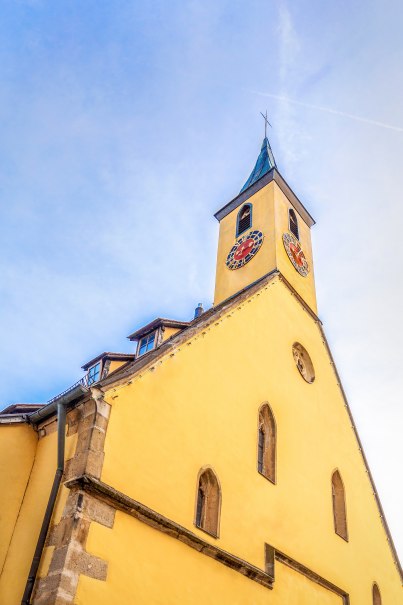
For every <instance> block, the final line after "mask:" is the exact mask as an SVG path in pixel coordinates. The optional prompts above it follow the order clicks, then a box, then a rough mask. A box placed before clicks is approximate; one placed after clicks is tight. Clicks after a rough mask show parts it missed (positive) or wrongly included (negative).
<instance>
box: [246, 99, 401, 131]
mask: <svg viewBox="0 0 403 605" xmlns="http://www.w3.org/2000/svg"><path fill="white" fill-rule="evenodd" d="M252 92H253V93H254V94H257V95H261V96H262V97H270V98H271V99H277V100H278V101H285V102H286V103H292V104H294V105H301V106H302V107H307V108H308V109H317V110H319V111H324V112H326V113H332V114H334V115H337V116H342V117H343V118H349V119H350V120H356V121H357V122H364V123H365V124H370V125H371V126H378V127H380V128H387V129H389V130H394V131H395V132H403V128H401V127H400V126H394V125H393V124H386V123H385V122H379V121H378V120H370V119H369V118H364V117H362V116H356V115H354V114H352V113H347V112H346V111H339V110H338V109H333V108H331V107H322V106H321V105H314V104H312V103H304V102H303V101H297V100H296V99H291V98H290V97H287V96H284V95H276V94H273V93H270V92H259V91H255V90H254V91H252Z"/></svg>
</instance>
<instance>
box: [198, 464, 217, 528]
mask: <svg viewBox="0 0 403 605" xmlns="http://www.w3.org/2000/svg"><path fill="white" fill-rule="evenodd" d="M220 504H221V490H220V486H219V483H218V479H217V477H216V475H215V474H214V471H213V470H212V469H211V468H208V469H206V470H204V471H203V472H201V474H200V476H199V481H198V485H197V498H196V519H195V523H196V526H197V527H199V528H200V529H203V530H204V531H205V532H207V533H208V534H210V535H212V536H214V537H215V538H217V537H218V528H219V520H220Z"/></svg>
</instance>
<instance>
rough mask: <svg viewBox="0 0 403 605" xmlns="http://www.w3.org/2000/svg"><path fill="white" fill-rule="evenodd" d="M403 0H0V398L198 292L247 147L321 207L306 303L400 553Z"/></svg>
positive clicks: (69, 369)
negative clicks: (265, 149) (266, 137)
mask: <svg viewBox="0 0 403 605" xmlns="http://www.w3.org/2000/svg"><path fill="white" fill-rule="evenodd" d="M402 26H403V7H402V5H401V2H398V1H393V0H386V1H382V2H381V1H380V0H379V1H375V0H372V1H366V2H363V1H360V0H357V1H356V2H347V1H343V0H340V1H339V2H337V3H330V2H326V3H325V2H322V1H319V0H309V1H308V0H300V1H294V2H291V0H289V1H288V2H287V1H286V0H283V1H280V0H279V1H266V2H263V1H256V0H255V1H254V0H249V1H248V2H247V3H246V2H239V1H234V0H232V1H231V2H230V1H225V0H218V1H214V2H213V1H211V0H203V1H201V0H193V1H190V0H181V1H180V2H179V1H175V0H171V1H170V2H163V1H154V2H144V1H143V2H136V1H125V0H120V1H119V2H112V1H110V0H105V1H104V2H99V1H98V2H95V1H93V0H86V1H85V2H67V1H66V0H59V1H58V2H50V1H49V0H46V1H45V0H43V1H41V0H25V1H24V0H12V1H7V0H3V2H2V3H1V7H0V128H1V145H0V194H1V208H0V269H1V276H2V279H1V280H0V305H1V316H0V330H1V335H2V338H1V340H0V355H1V360H0V361H1V368H2V380H1V381H0V402H2V404H3V405H5V404H8V403H12V402H36V401H39V402H44V401H46V400H47V399H49V398H50V397H52V396H54V395H55V394H57V393H58V392H60V391H61V390H64V388H66V387H67V386H69V385H70V384H72V383H73V382H75V381H76V380H77V379H78V378H79V377H80V376H81V370H80V366H81V365H82V364H83V363H85V362H86V361H88V360H89V359H91V358H92V357H94V356H95V355H97V354H98V353H100V352H102V351H104V350H109V351H131V350H132V348H131V347H132V345H131V343H129V342H128V341H126V338H125V337H126V336H127V335H128V334H129V333H131V332H132V331H133V330H135V329H136V328H137V327H139V326H141V325H143V324H144V323H146V322H148V321H149V320H151V319H153V318H154V317H156V316H159V315H162V316H168V317H173V318H177V319H185V320H186V319H190V318H191V317H192V314H193V309H194V307H195V306H196V304H197V303H198V302H199V301H203V303H204V305H205V306H206V307H208V306H210V305H211V303H212V297H213V282H214V269H215V255H216V243H217V234H218V229H217V227H218V226H217V223H216V221H215V219H214V218H213V216H212V215H213V213H214V212H215V211H216V210H218V209H219V208H220V207H221V206H223V205H224V204H225V203H226V202H227V201H229V200H230V199H232V198H233V197H234V196H235V195H236V194H237V193H238V191H239V190H240V188H241V187H242V185H243V183H244V182H245V180H246V178H247V177H248V175H249V173H250V171H251V169H252V167H253V165H254V162H255V160H256V157H257V155H258V153H259V149H260V144H261V139H262V134H263V123H262V118H261V117H260V115H259V112H260V111H264V110H265V109H266V108H267V109H268V112H269V115H270V121H271V123H272V125H273V129H272V130H271V131H270V139H271V143H272V148H273V151H274V154H275V157H276V160H277V164H278V166H279V169H280V171H281V173H282V174H283V175H284V177H285V178H286V179H287V181H288V182H289V184H290V185H291V187H292V188H293V189H294V190H295V191H296V193H297V194H298V195H299V197H300V199H301V200H302V201H303V202H304V204H305V205H306V206H307V208H308V210H309V211H310V212H311V213H312V214H313V216H314V217H315V219H316V221H317V225H316V226H315V227H314V230H313V241H314V254H315V274H316V281H317V291H318V302H319V314H320V317H321V318H322V320H323V322H324V327H325V330H326V333H327V336H328V338H329V341H330V344H331V347H332V350H333V353H334V356H335V358H336V362H337V364H338V367H339V371H340V373H341V376H342V379H343V382H344V386H345V389H346V391H347V395H348V397H349V400H350V405H351V407H352V410H353V414H354V416H355V420H356V423H357V425H358V429H359V432H360V435H361V438H362V440H363V442H364V447H365V449H366V453H367V455H368V458H369V462H370V466H371V469H372V471H373V474H374V477H375V482H376V484H377V487H378V490H379V492H380V496H381V500H382V502H383V504H384V507H385V510H386V514H387V518H388V521H389V523H390V526H391V529H392V533H393V534H394V538H395V541H396V544H397V545H398V547H399V550H400V553H401V556H402V553H403V523H402V520H401V511H402V510H403V493H402V487H401V480H399V477H400V476H401V469H400V465H399V464H398V462H399V457H400V459H401V456H402V446H401V433H402V424H403V423H402V398H403V395H402V393H403V384H402V383H403V372H402V368H401V352H400V349H401V346H400V343H401V341H402V338H403V327H402V319H401V318H402V312H401V308H402V302H401V301H402V294H403V292H402V260H401V244H400V242H401V233H402V230H403V208H402V190H403V170H402V163H401V162H402V157H403V103H402V91H403V70H402V69H401V65H402V60H403V39H402V36H401V31H402Z"/></svg>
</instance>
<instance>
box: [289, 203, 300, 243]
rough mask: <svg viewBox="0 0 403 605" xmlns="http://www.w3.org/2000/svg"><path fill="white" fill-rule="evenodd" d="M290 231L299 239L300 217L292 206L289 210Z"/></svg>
mask: <svg viewBox="0 0 403 605" xmlns="http://www.w3.org/2000/svg"><path fill="white" fill-rule="evenodd" d="M288 218H289V226H290V231H291V233H292V234H293V235H295V237H296V238H297V239H298V240H299V229H298V219H297V215H296V214H295V212H294V210H293V209H292V208H290V209H289V211H288Z"/></svg>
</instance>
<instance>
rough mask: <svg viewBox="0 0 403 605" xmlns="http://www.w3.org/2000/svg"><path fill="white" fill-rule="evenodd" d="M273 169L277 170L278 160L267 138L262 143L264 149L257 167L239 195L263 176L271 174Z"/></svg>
mask: <svg viewBox="0 0 403 605" xmlns="http://www.w3.org/2000/svg"><path fill="white" fill-rule="evenodd" d="M273 168H277V166H276V160H275V159H274V155H273V152H272V150H271V147H270V143H269V139H268V138H267V137H265V138H264V139H263V143H262V149H261V151H260V154H259V157H258V159H257V161H256V164H255V167H254V169H253V170H252V172H251V175H250V177H249V178H248V180H247V181H246V183H245V185H244V186H243V187H242V189H241V191H240V192H239V193H242V191H245V189H247V188H248V187H250V186H251V185H253V183H256V181H258V180H259V179H260V178H261V177H262V176H264V175H265V174H267V173H268V172H270V170H272V169H273Z"/></svg>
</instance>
